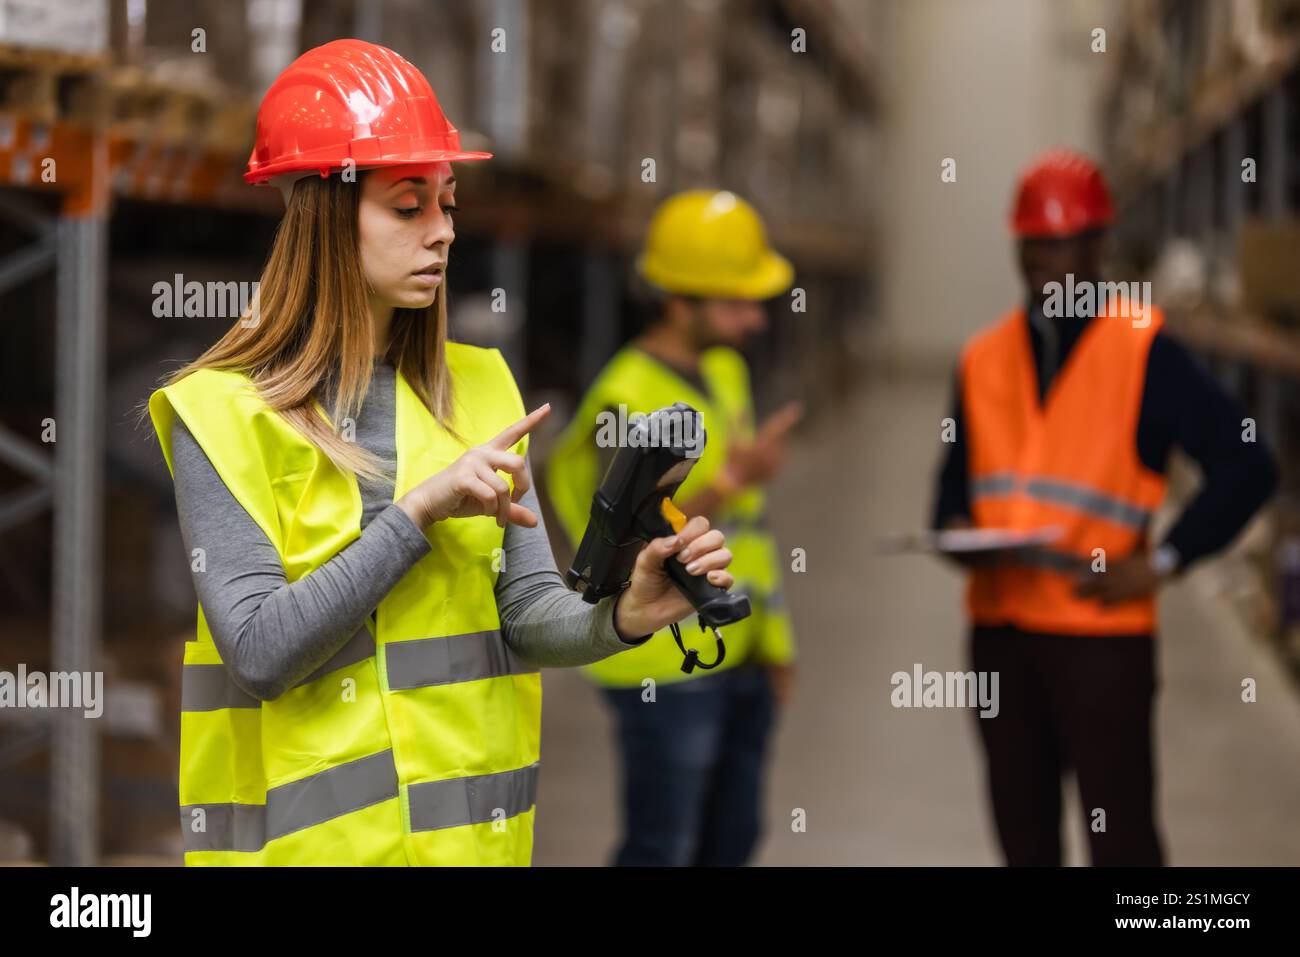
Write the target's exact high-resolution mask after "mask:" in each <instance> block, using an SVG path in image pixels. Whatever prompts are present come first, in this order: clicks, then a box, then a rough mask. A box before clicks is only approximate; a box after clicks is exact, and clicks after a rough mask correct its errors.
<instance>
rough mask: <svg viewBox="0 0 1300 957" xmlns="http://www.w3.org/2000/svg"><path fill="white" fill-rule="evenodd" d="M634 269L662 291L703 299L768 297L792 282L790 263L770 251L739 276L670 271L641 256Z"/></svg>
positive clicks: (778, 293)
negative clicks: (716, 277)
mask: <svg viewBox="0 0 1300 957" xmlns="http://www.w3.org/2000/svg"><path fill="white" fill-rule="evenodd" d="M636 269H637V272H638V273H639V274H640V276H641V278H642V279H644V280H645V281H646V282H648V283H650V285H652V286H655V287H656V288H658V289H661V290H663V291H664V292H667V293H676V294H678V295H682V296H700V297H702V298H705V299H750V300H756V301H757V300H763V299H771V298H772V297H773V296H779V295H780V294H781V293H783V292H785V291H786V290H787V289H789V288H790V287H791V286H792V285H793V284H794V266H792V265H791V264H790V260H788V259H786V258H785V257H784V256H782V255H781V254H780V253H778V252H774V251H772V250H768V251H767V252H766V253H764V254H763V257H762V259H761V260H760V261H759V263H758V266H757V267H756V268H755V269H754V270H753V271H751V272H750V273H748V274H747V275H745V276H739V277H730V276H729V277H724V278H719V279H710V278H701V277H700V276H698V275H686V274H682V273H674V272H673V271H672V270H669V269H665V268H663V267H662V266H660V265H658V264H657V263H655V262H654V261H653V260H651V259H650V258H649V257H647V256H645V255H642V256H640V257H638V258H637V261H636Z"/></svg>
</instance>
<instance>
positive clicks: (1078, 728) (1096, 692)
mask: <svg viewBox="0 0 1300 957" xmlns="http://www.w3.org/2000/svg"><path fill="white" fill-rule="evenodd" d="M970 654H971V665H972V667H973V668H974V670H975V671H977V672H980V671H984V672H997V673H998V706H999V710H998V714H997V716H996V717H992V718H981V717H979V711H978V710H973V711H972V714H974V715H975V723H976V724H977V725H979V730H980V737H981V739H982V741H983V744H984V753H985V758H986V765H987V779H988V789H989V795H990V797H991V799H992V804H993V817H994V820H995V822H996V824H997V832H998V838H999V840H1000V841H1001V844H1002V851H1003V854H1004V855H1005V857H1006V862H1007V864H1009V865H1011V866H1026V865H1047V866H1052V865H1059V864H1060V863H1061V779H1062V776H1063V774H1064V773H1065V772H1066V771H1067V770H1069V769H1073V771H1074V773H1075V777H1076V780H1077V781H1078V786H1079V795H1080V799H1081V803H1082V805H1083V815H1084V826H1085V828H1086V831H1087V834H1088V841H1089V849H1090V851H1091V857H1092V863H1093V864H1094V865H1097V866H1119V865H1132V866H1148V867H1152V866H1159V865H1161V864H1163V863H1164V853H1163V850H1162V848H1161V843H1160V837H1159V835H1158V833H1157V829H1156V820H1155V768H1154V762H1153V758H1152V736H1153V720H1154V715H1153V709H1154V705H1155V692H1156V687H1157V681H1156V664H1155V639H1154V638H1153V636H1151V635H1123V636H1106V637H1095V636H1082V635H1044V634H1029V633H1026V632H1022V631H1018V630H1016V629H1013V628H984V627H976V628H974V629H973V631H972V633H971V642H970Z"/></svg>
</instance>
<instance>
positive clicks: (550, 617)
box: [172, 362, 650, 701]
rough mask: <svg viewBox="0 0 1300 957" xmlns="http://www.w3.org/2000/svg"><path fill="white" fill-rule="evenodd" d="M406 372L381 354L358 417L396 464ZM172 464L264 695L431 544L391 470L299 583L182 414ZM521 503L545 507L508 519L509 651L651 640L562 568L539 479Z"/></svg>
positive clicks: (226, 619) (222, 630) (341, 632)
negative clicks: (397, 493)
mask: <svg viewBox="0 0 1300 957" xmlns="http://www.w3.org/2000/svg"><path fill="white" fill-rule="evenodd" d="M396 382H397V380H396V373H395V371H394V369H393V367H392V366H390V365H388V364H386V363H382V362H381V363H376V365H375V369H374V378H373V379H372V381H371V384H370V389H369V391H368V392H367V395H366V400H365V403H364V405H363V407H362V410H361V412H360V413H359V415H358V417H357V422H356V441H357V444H358V445H360V446H361V447H363V448H365V449H366V450H367V451H370V452H372V453H374V454H375V455H377V456H379V457H380V458H381V459H384V460H385V461H387V462H392V461H394V460H395V458H396V434H395V430H396V425H395V423H396V419H395V404H396ZM172 467H173V472H174V477H175V485H176V507H177V512H178V514H179V517H180V526H181V536H182V538H183V540H184V542H185V548H186V551H187V553H189V554H191V555H193V554H194V550H195V549H197V548H201V549H203V552H204V562H203V563H202V565H201V566H200V567H201V568H202V570H195V571H194V572H193V575H192V577H193V580H194V589H195V591H196V592H197V594H198V599H199V604H200V605H202V607H203V613H204V616H205V618H206V620H207V623H208V628H209V630H210V631H211V633H212V638H213V641H214V643H215V644H216V646H217V651H218V653H219V654H220V655H221V660H222V661H223V662H224V663H225V665H226V667H227V668H228V669H229V671H230V674H231V678H232V680H233V681H234V682H235V684H237V685H239V686H240V687H241V688H242V689H243V690H244V691H246V692H248V693H249V694H251V695H253V696H254V697H256V698H259V699H260V700H263V701H269V700H273V699H275V698H277V697H279V696H280V695H281V694H283V693H284V692H285V691H287V690H288V689H290V688H292V687H293V686H294V685H295V684H297V683H298V682H299V681H301V680H302V679H303V678H305V677H307V676H308V675H310V674H311V673H312V672H314V671H315V670H316V669H317V668H319V667H320V666H321V665H323V664H325V662H327V661H328V660H329V659H330V658H332V657H333V656H334V654H335V653H336V652H338V651H339V650H340V649H341V648H342V647H343V646H344V645H345V644H346V643H347V641H348V639H349V638H351V637H352V636H353V635H354V634H355V633H356V632H357V630H358V629H359V628H361V626H362V625H363V624H364V622H365V620H366V618H367V617H368V616H369V615H370V614H371V612H373V611H374V610H375V608H376V607H377V606H378V605H379V603H380V602H381V601H382V600H383V598H384V596H385V595H387V594H388V592H389V591H390V590H391V589H392V588H393V586H394V585H396V584H397V582H398V581H400V580H401V578H402V577H403V576H404V575H405V574H406V572H407V571H408V570H409V569H410V568H411V566H412V565H414V564H415V563H416V562H417V561H419V560H420V558H422V557H423V556H424V555H425V554H426V553H427V552H428V551H429V549H430V545H429V542H428V540H427V539H425V537H424V534H423V532H422V531H421V530H420V529H419V528H417V527H416V525H415V523H414V522H412V521H411V519H410V517H409V516H408V515H407V514H406V513H405V512H404V511H402V509H400V508H398V507H397V506H396V505H395V504H393V484H392V482H391V480H390V481H387V482H366V481H362V482H361V483H360V487H361V499H362V518H361V527H362V531H361V535H360V537H358V538H357V539H356V540H355V541H353V542H351V543H350V544H349V545H348V546H347V547H345V548H343V549H342V550H341V551H340V552H339V553H338V554H337V555H335V556H334V557H333V558H331V559H330V560H329V561H327V562H326V563H325V564H323V565H322V566H321V567H320V568H317V569H315V570H314V571H312V572H310V573H309V574H307V575H304V576H303V577H302V578H301V579H299V580H298V581H296V582H293V583H289V582H288V580H287V578H286V576H285V572H284V566H283V564H282V562H281V561H280V556H279V553H278V552H276V550H275V546H274V545H272V544H271V542H270V540H269V539H268V538H267V537H266V535H265V533H264V532H263V531H262V530H261V529H260V528H259V527H258V525H257V523H256V522H255V521H253V518H252V517H251V516H250V515H249V514H248V512H246V511H245V510H244V508H243V506H242V505H240V504H239V502H238V501H237V500H236V499H235V497H234V495H232V494H231V492H230V490H229V489H228V488H227V487H226V485H225V483H224V482H223V481H222V480H221V477H220V476H219V475H218V474H217V470H216V469H215V468H214V467H213V465H212V463H211V462H210V461H209V460H208V457H207V455H206V454H205V453H204V452H203V449H202V447H201V446H200V445H199V444H198V442H196V441H195V439H194V438H193V436H192V435H191V434H190V432H189V430H188V429H186V428H185V425H184V423H183V422H182V421H181V420H180V419H179V418H177V419H176V420H175V424H174V425H173V427H172ZM520 503H521V504H522V505H524V506H526V507H528V508H530V509H532V510H533V512H534V513H535V514H536V515H537V516H538V525H537V527H536V528H525V527H523V526H519V525H507V526H506V530H505V541H504V543H503V549H504V562H503V568H502V571H501V573H500V575H499V577H498V578H497V582H496V588H495V595H496V601H497V610H498V612H499V614H500V618H501V632H502V636H503V637H504V639H505V641H506V643H507V644H508V645H509V646H510V648H511V650H512V651H514V652H515V654H517V655H518V656H519V657H520V658H522V659H523V660H525V661H527V662H529V663H530V664H533V665H536V666H538V667H568V666H573V665H582V664H588V663H590V662H593V661H599V660H600V659H602V658H606V657H608V656H609V655H612V654H614V653H616V652H619V651H623V650H626V649H627V648H630V647H634V646H635V645H638V644H641V643H642V642H644V641H646V640H648V639H649V638H650V636H649V635H644V636H641V637H640V638H638V639H636V640H633V641H624V640H623V639H622V638H620V637H619V635H618V632H617V631H616V630H615V628H614V622H613V610H614V597H610V598H606V599H603V600H602V601H600V602H598V603H597V604H595V605H589V604H587V603H586V602H584V601H583V600H582V598H581V596H580V595H578V594H577V593H576V592H572V591H570V590H569V589H568V587H567V586H566V585H565V584H564V579H563V578H562V577H561V576H560V573H559V571H558V570H557V569H556V567H555V558H554V556H553V555H552V553H551V547H550V542H549V540H548V539H547V536H546V529H545V527H544V526H543V525H542V523H541V514H542V512H541V508H540V506H539V504H538V501H537V494H536V492H535V491H533V490H531V489H530V490H529V491H528V492H527V493H525V494H524V495H523V496H522V497H521V498H520ZM449 521H456V519H449ZM194 564H195V563H192V564H191V567H194Z"/></svg>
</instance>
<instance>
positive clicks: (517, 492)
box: [397, 402, 551, 529]
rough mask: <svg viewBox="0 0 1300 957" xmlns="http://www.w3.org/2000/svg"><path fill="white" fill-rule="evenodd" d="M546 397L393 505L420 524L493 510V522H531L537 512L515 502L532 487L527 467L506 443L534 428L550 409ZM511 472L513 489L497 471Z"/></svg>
mask: <svg viewBox="0 0 1300 957" xmlns="http://www.w3.org/2000/svg"><path fill="white" fill-rule="evenodd" d="M550 411H551V404H550V403H549V402H548V403H546V404H545V405H543V406H542V407H541V408H539V409H535V410H534V411H532V412H530V413H529V414H528V415H526V416H524V417H523V418H522V419H520V420H519V421H518V422H516V423H514V425H511V426H509V427H507V428H506V429H505V430H503V431H502V432H501V434H500V435H498V436H497V437H496V438H494V439H492V440H490V441H488V442H484V443H483V444H482V445H476V446H474V448H472V449H470V450H469V451H468V452H466V453H465V454H464V455H462V456H461V457H460V458H458V459H457V460H456V461H455V462H452V463H451V465H449V466H447V467H446V468H445V469H443V470H442V471H441V472H435V473H434V474H433V475H430V476H429V477H428V478H427V479H425V480H424V481H423V482H421V483H420V484H419V485H417V486H415V488H413V489H411V490H410V491H409V492H407V493H406V494H405V495H403V496H402V497H401V498H399V499H398V500H397V505H398V507H399V508H401V509H402V511H404V512H406V514H407V515H409V516H410V517H411V521H413V522H415V524H416V525H417V526H419V527H420V528H421V529H425V528H427V527H428V526H430V525H432V524H433V523H434V522H441V521H442V520H443V519H447V518H472V517H474V516H476V515H495V516H496V520H497V525H498V526H500V527H501V528H505V527H506V523H507V522H513V523H514V524H516V525H524V526H526V527H528V528H534V527H536V525H537V516H536V515H534V514H533V512H532V510H530V509H527V508H524V506H522V505H519V504H518V501H519V498H520V496H522V495H523V494H524V493H525V492H527V491H528V489H529V488H531V486H532V483H531V480H530V479H529V475H528V468H527V466H526V465H525V463H524V457H523V456H522V455H516V454H514V453H513V452H511V451H509V449H510V447H511V446H513V445H514V444H515V443H516V442H518V441H519V440H520V439H522V438H523V437H524V436H525V435H527V434H528V433H529V432H531V431H532V429H533V427H534V426H536V425H537V423H539V422H541V421H542V419H544V418H546V416H547V415H549V414H550ZM498 470H500V471H502V472H507V473H509V474H510V475H511V476H512V477H513V478H514V486H515V487H514V491H513V492H511V490H510V485H509V484H507V482H506V481H505V479H503V478H501V476H499V475H498V474H497V471H498Z"/></svg>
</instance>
